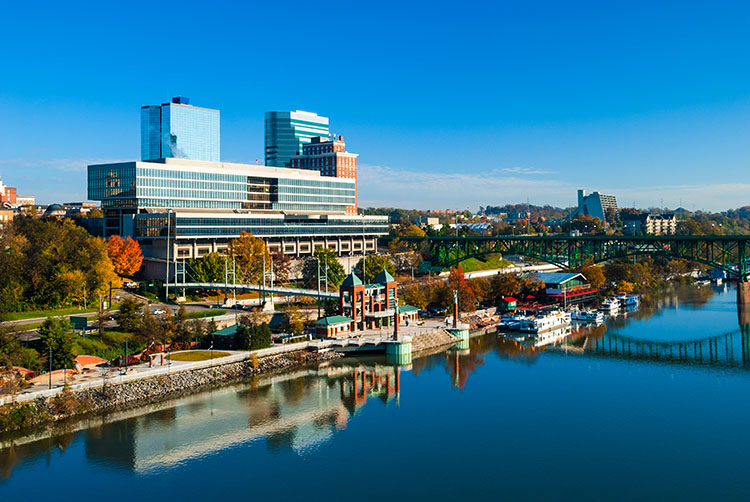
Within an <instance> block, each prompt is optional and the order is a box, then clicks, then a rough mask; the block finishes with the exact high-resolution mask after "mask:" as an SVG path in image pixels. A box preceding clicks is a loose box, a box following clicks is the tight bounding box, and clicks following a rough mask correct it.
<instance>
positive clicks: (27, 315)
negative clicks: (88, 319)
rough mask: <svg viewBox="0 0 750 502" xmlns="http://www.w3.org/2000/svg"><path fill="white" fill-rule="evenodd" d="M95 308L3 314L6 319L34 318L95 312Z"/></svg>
mask: <svg viewBox="0 0 750 502" xmlns="http://www.w3.org/2000/svg"><path fill="white" fill-rule="evenodd" d="M96 311H97V310H96V309H88V310H84V309H79V308H76V307H73V308H67V309H53V310H29V311H27V312H9V313H8V314H5V320H6V321H20V320H23V319H34V318H37V317H55V316H63V315H80V314H87V313H90V312H96Z"/></svg>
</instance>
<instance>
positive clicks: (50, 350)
mask: <svg viewBox="0 0 750 502" xmlns="http://www.w3.org/2000/svg"><path fill="white" fill-rule="evenodd" d="M49 388H50V389H51V388H52V347H51V346H50V348H49Z"/></svg>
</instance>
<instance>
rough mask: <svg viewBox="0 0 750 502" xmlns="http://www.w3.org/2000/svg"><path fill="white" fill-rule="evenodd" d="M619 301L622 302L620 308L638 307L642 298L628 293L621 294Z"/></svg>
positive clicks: (618, 297)
mask: <svg viewBox="0 0 750 502" xmlns="http://www.w3.org/2000/svg"><path fill="white" fill-rule="evenodd" d="M617 300H618V301H619V302H620V307H632V306H638V305H640V303H641V298H640V297H639V296H638V295H634V294H627V293H621V294H619V295H618V296H617Z"/></svg>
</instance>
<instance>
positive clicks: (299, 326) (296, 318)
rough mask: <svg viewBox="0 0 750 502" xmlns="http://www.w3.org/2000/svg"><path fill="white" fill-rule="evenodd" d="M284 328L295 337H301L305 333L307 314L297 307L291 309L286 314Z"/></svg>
mask: <svg viewBox="0 0 750 502" xmlns="http://www.w3.org/2000/svg"><path fill="white" fill-rule="evenodd" d="M284 328H285V329H286V330H288V331H290V332H291V333H294V334H295V335H301V334H302V333H303V332H304V331H305V314H304V313H303V312H301V311H300V310H299V309H298V308H297V307H294V306H292V307H290V308H289V309H287V311H286V312H285V313H284Z"/></svg>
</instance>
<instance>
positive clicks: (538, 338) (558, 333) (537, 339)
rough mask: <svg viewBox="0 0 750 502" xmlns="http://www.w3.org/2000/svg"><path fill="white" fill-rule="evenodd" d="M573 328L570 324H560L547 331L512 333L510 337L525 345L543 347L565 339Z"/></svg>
mask: <svg viewBox="0 0 750 502" xmlns="http://www.w3.org/2000/svg"><path fill="white" fill-rule="evenodd" d="M571 333H572V330H571V328H570V326H559V327H557V328H555V329H551V330H549V331H545V332H544V333H537V334H530V333H519V334H517V335H512V336H510V338H512V339H513V340H515V341H516V342H518V343H521V344H523V345H530V346H533V347H543V346H545V345H551V344H554V343H557V342H559V341H561V340H563V339H564V338H565V337H566V336H568V335H570V334H571Z"/></svg>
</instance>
